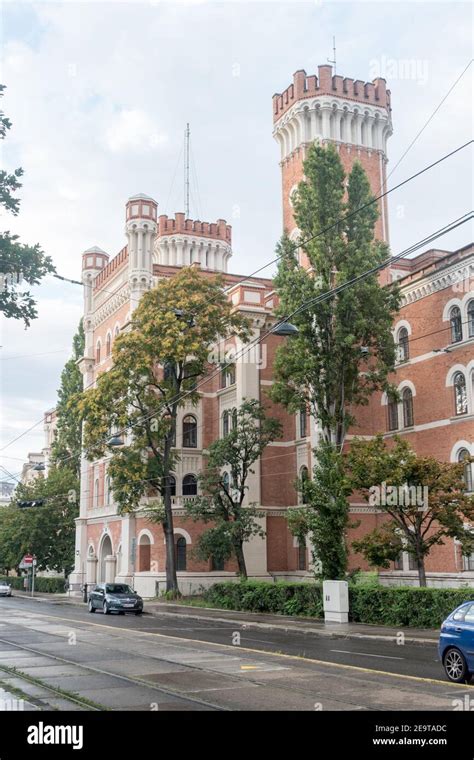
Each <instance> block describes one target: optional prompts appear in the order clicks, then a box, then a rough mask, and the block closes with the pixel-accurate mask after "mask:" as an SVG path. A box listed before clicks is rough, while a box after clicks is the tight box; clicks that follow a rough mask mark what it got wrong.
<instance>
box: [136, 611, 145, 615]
mask: <svg viewBox="0 0 474 760" xmlns="http://www.w3.org/2000/svg"><path fill="white" fill-rule="evenodd" d="M142 612H143V610H137V611H136V612H135V615H141V614H142Z"/></svg>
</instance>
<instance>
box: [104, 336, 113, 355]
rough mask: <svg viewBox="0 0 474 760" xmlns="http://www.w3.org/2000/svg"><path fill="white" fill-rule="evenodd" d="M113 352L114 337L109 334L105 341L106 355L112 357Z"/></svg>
mask: <svg viewBox="0 0 474 760" xmlns="http://www.w3.org/2000/svg"><path fill="white" fill-rule="evenodd" d="M111 350H112V336H111V334H110V333H107V338H106V341H105V355H106V356H110V352H111Z"/></svg>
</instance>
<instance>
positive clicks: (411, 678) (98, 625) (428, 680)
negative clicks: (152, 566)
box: [30, 612, 474, 690]
mask: <svg viewBox="0 0 474 760" xmlns="http://www.w3.org/2000/svg"><path fill="white" fill-rule="evenodd" d="M30 614H32V615H37V616H40V617H45V618H48V619H52V620H65V621H66V622H68V623H73V622H76V623H78V624H82V625H89V626H94V627H95V628H109V629H110V630H112V631H122V632H126V633H128V632H130V633H132V634H134V635H137V634H138V635H140V636H155V637H156V636H159V637H160V638H162V639H172V640H175V641H180V642H188V643H190V644H201V645H202V644H205V645H206V646H213V647H221V648H224V649H230V650H232V651H233V652H235V651H236V650H237V651H238V652H249V653H251V654H256V655H259V656H262V655H266V656H267V657H280V658H281V659H286V660H297V661H299V662H307V663H311V664H313V665H324V666H327V667H331V668H341V669H343V670H355V671H357V672H359V673H373V674H375V675H380V676H390V677H391V678H400V679H402V680H406V681H416V682H418V683H429V684H437V685H441V686H444V687H449V688H450V689H451V688H461V689H464V690H466V689H474V686H468V685H466V684H461V683H452V682H451V681H441V680H439V679H437V678H423V677H422V676H409V675H406V674H405V673H390V672H389V671H387V670H375V669H373V668H364V667H362V666H360V665H344V664H342V663H340V662H327V661H326V660H316V659H313V658H311V657H303V656H302V655H298V654H285V653H284V652H267V651H266V650H262V649H252V648H250V647H241V646H235V645H233V644H221V643H220V642H217V641H203V640H202V639H189V638H186V637H179V636H170V635H169V634H167V633H150V632H149V631H136V630H133V629H131V628H121V627H120V626H117V627H115V626H113V625H107V623H93V622H92V621H88V620H75V621H73V620H70V619H69V618H63V617H59V616H57V615H46V614H45V613H44V612H33V613H30ZM46 656H47V655H46ZM145 656H146V655H145Z"/></svg>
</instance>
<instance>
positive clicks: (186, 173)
mask: <svg viewBox="0 0 474 760" xmlns="http://www.w3.org/2000/svg"><path fill="white" fill-rule="evenodd" d="M184 211H185V217H186V219H189V123H188V124H186V129H185V131H184Z"/></svg>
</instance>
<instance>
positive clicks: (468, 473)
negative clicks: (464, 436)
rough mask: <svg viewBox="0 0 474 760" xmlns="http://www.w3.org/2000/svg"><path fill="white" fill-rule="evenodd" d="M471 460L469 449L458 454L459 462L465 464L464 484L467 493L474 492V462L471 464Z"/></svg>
mask: <svg viewBox="0 0 474 760" xmlns="http://www.w3.org/2000/svg"><path fill="white" fill-rule="evenodd" d="M469 459H470V454H469V451H468V450H467V449H461V450H460V452H459V454H458V462H464V483H465V485H466V491H468V492H469V493H470V492H471V491H472V490H473V487H472V483H473V478H472V468H473V467H474V464H473V462H470V461H469Z"/></svg>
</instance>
